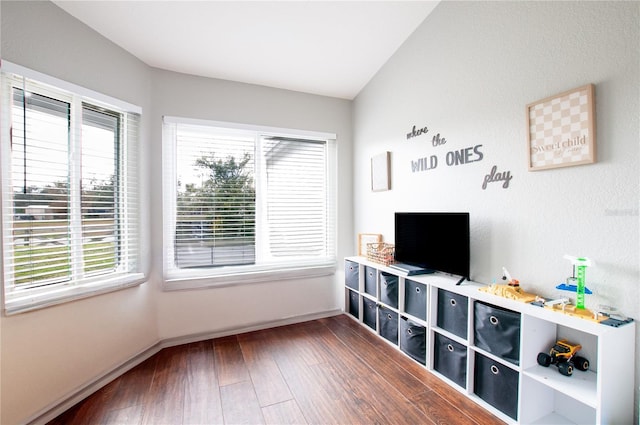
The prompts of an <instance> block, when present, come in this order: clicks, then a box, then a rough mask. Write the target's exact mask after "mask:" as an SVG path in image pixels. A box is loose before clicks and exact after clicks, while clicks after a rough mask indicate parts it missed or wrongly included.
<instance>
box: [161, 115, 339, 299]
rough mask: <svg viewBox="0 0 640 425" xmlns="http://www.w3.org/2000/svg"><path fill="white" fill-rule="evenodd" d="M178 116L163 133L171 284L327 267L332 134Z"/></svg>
mask: <svg viewBox="0 0 640 425" xmlns="http://www.w3.org/2000/svg"><path fill="white" fill-rule="evenodd" d="M177 120H178V122H174V121H171V120H165V124H164V133H163V138H164V158H165V173H164V175H165V185H164V186H165V195H167V198H165V201H167V199H170V201H168V202H166V205H165V251H166V258H165V274H166V279H167V280H168V281H174V280H180V279H193V278H205V279H208V280H207V282H206V283H205V284H207V283H211V282H214V283H215V282H218V281H216V280H213V281H212V280H211V278H212V277H221V278H222V279H221V280H220V282H222V281H224V282H230V281H231V282H233V281H234V278H233V277H235V278H236V279H235V280H238V281H240V280H244V281H246V279H247V275H248V274H250V275H252V276H253V277H255V276H256V274H259V273H264V272H269V271H283V270H292V269H296V270H300V269H305V268H308V269H313V268H323V267H324V268H327V269H331V270H332V267H333V266H334V264H335V249H334V240H335V237H334V234H333V233H334V229H335V226H334V208H333V205H334V203H333V198H334V197H335V189H334V186H333V179H332V172H331V170H332V167H331V159H332V149H331V145H332V140H331V139H330V138H319V137H317V136H316V137H309V135H308V134H307V135H304V136H301V137H293V136H292V135H291V134H287V135H281V134H274V133H273V132H267V131H259V130H256V129H253V128H251V129H246V128H240V129H238V128H229V127H221V126H219V125H209V124H207V123H198V124H193V123H184V122H181V121H179V119H177ZM325 272H326V270H325ZM263 278H264V280H268V279H269V277H264V276H263ZM261 280H262V279H261ZM181 285H182V286H184V284H183V283H178V284H177V286H176V288H179V287H181Z"/></svg>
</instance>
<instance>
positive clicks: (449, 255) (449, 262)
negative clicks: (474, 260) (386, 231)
mask: <svg viewBox="0 0 640 425" xmlns="http://www.w3.org/2000/svg"><path fill="white" fill-rule="evenodd" d="M395 249H396V261H397V262H398V263H404V264H409V265H411V266H415V267H419V268H422V269H427V270H433V271H440V272H445V273H450V274H453V275H458V276H461V277H463V278H466V279H469V213H464V212H462V213H458V212H397V213H396V214H395Z"/></svg>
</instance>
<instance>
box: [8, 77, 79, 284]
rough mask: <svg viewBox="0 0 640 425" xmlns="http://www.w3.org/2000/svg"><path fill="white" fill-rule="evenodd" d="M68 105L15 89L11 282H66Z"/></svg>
mask: <svg viewBox="0 0 640 425" xmlns="http://www.w3.org/2000/svg"><path fill="white" fill-rule="evenodd" d="M70 110H71V108H70V105H69V104H68V103H66V102H62V101H59V100H56V99H52V98H50V97H47V96H43V95H40V94H36V93H30V92H25V91H24V90H22V89H17V88H16V89H14V90H13V108H12V117H11V118H12V138H11V185H12V189H13V212H14V216H13V221H12V229H13V238H14V239H13V247H14V249H13V258H10V259H9V260H10V261H12V263H13V282H14V283H15V284H16V285H22V286H31V285H42V284H47V283H54V282H60V281H64V280H68V279H69V278H70V274H71V260H70V258H71V257H70V255H71V254H70V246H69V232H68V228H69V181H68V171H67V170H68V163H69V116H70Z"/></svg>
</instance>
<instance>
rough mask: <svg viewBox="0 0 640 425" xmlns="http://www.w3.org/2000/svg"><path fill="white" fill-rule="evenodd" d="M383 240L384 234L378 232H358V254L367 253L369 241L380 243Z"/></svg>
mask: <svg viewBox="0 0 640 425" xmlns="http://www.w3.org/2000/svg"><path fill="white" fill-rule="evenodd" d="M380 242H382V235H379V234H377V233H358V255H360V256H363V257H364V256H366V255H367V244H368V243H380Z"/></svg>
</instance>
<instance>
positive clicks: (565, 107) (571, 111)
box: [527, 84, 596, 171]
mask: <svg viewBox="0 0 640 425" xmlns="http://www.w3.org/2000/svg"><path fill="white" fill-rule="evenodd" d="M527 150H528V152H527V159H528V161H529V163H528V166H529V171H537V170H546V169H549V168H558V167H569V166H572V165H581V164H592V163H594V162H595V161H596V121H595V102H594V85H593V84H588V85H586V86H582V87H578V88H576V89H573V90H569V91H566V92H564V93H560V94H557V95H555V96H551V97H548V98H546V99H542V100H538V101H537V102H533V103H530V104H529V105H527Z"/></svg>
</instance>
